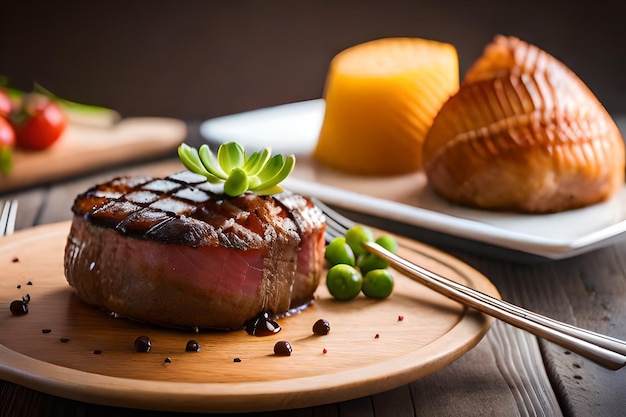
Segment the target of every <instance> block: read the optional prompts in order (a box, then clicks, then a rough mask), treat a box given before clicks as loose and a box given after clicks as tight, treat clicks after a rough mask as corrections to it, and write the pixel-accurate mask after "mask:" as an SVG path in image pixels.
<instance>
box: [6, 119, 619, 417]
mask: <svg viewBox="0 0 626 417" xmlns="http://www.w3.org/2000/svg"><path fill="white" fill-rule="evenodd" d="M190 132H191V133H190V134H191V135H192V136H193V135H194V130H190ZM180 168H181V166H180V165H179V162H178V160H177V158H176V157H175V155H172V156H171V157H166V158H164V159H159V160H156V161H149V162H143V163H141V164H135V165H125V166H117V167H114V168H111V169H107V170H101V171H99V172H97V173H91V174H88V175H84V176H81V177H77V178H72V179H69V180H64V181H59V182H55V183H53V184H48V185H44V186H38V187H31V188H28V189H23V190H19V191H16V192H12V193H10V194H4V195H0V199H2V200H4V199H10V198H17V199H18V200H19V203H20V209H19V213H18V218H17V229H18V230H20V229H25V228H28V227H31V226H34V225H39V224H46V223H53V222H57V221H62V220H69V219H70V218H71V213H70V206H71V203H72V201H73V199H74V197H75V196H76V195H77V194H78V193H80V192H82V191H84V190H85V189H87V188H88V187H89V186H91V185H93V184H95V183H97V182H101V181H103V180H106V179H110V178H112V177H113V176H116V175H119V174H136V173H147V174H150V175H166V174H168V173H171V172H173V171H175V170H179V169H180ZM355 216H356V215H355ZM356 217H357V220H361V221H367V222H370V223H373V224H374V225H376V226H378V227H384V228H387V229H389V230H391V231H393V232H396V233H401V234H403V235H406V236H409V237H412V238H414V239H416V240H420V241H422V242H425V243H428V244H431V245H433V246H436V247H439V248H441V249H443V250H445V251H447V252H449V253H451V254H452V255H454V256H456V257H458V258H459V259H461V260H462V261H464V262H466V263H467V264H469V265H470V266H472V267H474V268H475V269H477V270H478V271H480V272H481V273H483V274H484V275H485V276H487V277H489V279H490V280H491V281H492V282H493V283H494V284H495V285H496V286H497V288H498V289H499V291H500V293H501V294H502V296H503V298H505V299H507V300H509V301H512V302H514V303H516V304H520V305H523V306H525V307H527V308H530V309H533V310H535V311H537V312H540V313H543V314H545V315H549V316H551V317H554V318H556V319H559V320H562V321H565V322H569V323H572V324H574V325H577V326H581V327H585V328H588V329H591V330H594V331H598V332H601V333H605V334H608V335H611V336H614V337H618V338H621V339H626V302H625V301H626V256H624V255H625V254H626V242H625V243H617V244H614V245H612V246H609V247H606V248H603V249H600V250H596V251H593V252H590V253H587V254H583V255H579V256H576V257H573V258H570V259H565V260H559V261H546V260H539V259H523V261H519V258H518V257H515V256H509V255H514V254H511V253H508V252H505V251H502V250H500V249H498V248H490V247H488V246H485V245H476V244H474V243H473V242H459V241H457V240H456V239H453V238H451V237H448V236H441V235H439V234H437V233H433V232H429V231H427V230H423V229H420V228H416V227H409V226H406V225H400V224H395V223H389V222H386V221H381V220H376V219H369V218H364V217H360V218H359V216H356ZM459 243H463V245H460V244H459ZM0 244H1V241H0ZM468 248H469V249H468ZM477 248H478V249H479V250H474V249H477ZM0 331H1V329H0ZM625 392H626V370H620V371H609V370H606V369H604V368H601V367H600V366H598V365H596V364H594V363H593V362H590V361H589V360H586V359H584V358H581V357H579V356H577V355H575V354H571V353H570V352H567V351H565V350H564V349H563V348H561V347H559V346H556V345H553V344H551V343H549V342H545V341H543V340H539V339H537V338H536V337H534V336H531V335H529V334H527V333H525V332H523V331H521V330H518V329H515V328H513V327H511V326H508V325H506V324H503V323H501V322H496V324H495V325H494V327H492V329H491V330H490V331H489V333H488V334H487V336H486V337H485V338H483V340H482V341H481V342H480V343H479V344H478V345H477V346H476V347H475V348H474V349H472V350H471V351H469V352H468V353H467V354H465V355H464V356H462V357H461V358H460V359H458V360H457V361H455V362H454V363H452V364H451V365H450V366H448V367H446V368H444V369H442V370H441V371H439V372H436V373H434V374H431V375H429V376H427V377H425V378H422V379H419V380H416V381H414V382H411V383H409V384H407V385H405V386H402V387H399V388H397V389H394V390H391V391H388V392H383V393H380V394H376V395H372V396H365V397H361V398H356V399H353V400H349V401H345V402H341V403H334V404H327V405H321V406H316V407H312V408H306V409H298V410H285V411H282V412H277V413H274V412H273V413H261V415H280V416H431V415H432V416H518V415H519V416H560V415H564V416H581V417H582V416H584V417H588V416H621V415H624V413H626V411H625V410H626V396H625V395H624V393H625ZM22 415H23V416H43V415H54V416H56V415H63V416H100V415H102V416H165V415H173V414H169V413H155V412H151V411H141V410H132V409H123V408H114V407H109V406H101V405H94V404H87V403H81V402H77V401H73V400H67V399H64V398H58V397H53V396H50V395H46V394H42V393H39V392H35V391H33V390H30V389H28V388H25V387H21V386H18V385H14V384H12V383H9V382H6V381H0V416H22Z"/></svg>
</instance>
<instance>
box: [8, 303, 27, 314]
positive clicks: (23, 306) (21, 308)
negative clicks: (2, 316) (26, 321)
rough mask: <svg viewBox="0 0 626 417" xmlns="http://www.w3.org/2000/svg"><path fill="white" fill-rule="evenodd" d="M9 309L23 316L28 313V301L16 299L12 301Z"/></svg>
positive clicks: (12, 312)
mask: <svg viewBox="0 0 626 417" xmlns="http://www.w3.org/2000/svg"><path fill="white" fill-rule="evenodd" d="M9 309H10V310H11V314H13V315H14V316H23V315H24V314H26V313H28V303H27V302H25V301H24V300H14V301H11V305H10V306H9Z"/></svg>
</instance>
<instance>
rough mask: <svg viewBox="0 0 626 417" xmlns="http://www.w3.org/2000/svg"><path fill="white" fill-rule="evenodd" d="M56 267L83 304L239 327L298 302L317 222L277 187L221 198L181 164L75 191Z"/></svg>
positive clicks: (149, 318)
mask: <svg viewBox="0 0 626 417" xmlns="http://www.w3.org/2000/svg"><path fill="white" fill-rule="evenodd" d="M72 211H73V213H74V220H73V222H72V227H71V230H70V234H69V236H68V241H67V246H66V250H65V275H66V278H67V280H68V282H69V283H70V285H72V287H74V289H75V291H76V293H77V295H78V296H79V297H80V298H81V299H83V300H84V301H85V302H87V303H89V304H92V305H94V306H97V307H99V308H102V309H104V310H106V311H108V312H111V313H115V314H117V315H120V316H124V317H128V318H131V319H135V320H140V321H146V322H151V323H155V324H159V325H164V326H174V327H186V328H194V327H197V328H221V329H230V328H239V327H241V326H242V325H243V323H244V322H245V321H246V320H248V319H250V318H252V317H254V316H255V315H256V314H257V313H259V312H260V311H271V312H272V313H273V314H274V315H276V316H280V315H283V314H285V313H287V312H289V311H292V310H294V309H297V308H300V307H303V306H306V305H307V304H308V303H309V302H310V301H311V300H312V298H313V293H314V292H315V289H316V288H317V285H318V283H319V278H320V274H321V270H322V267H323V251H324V238H323V234H324V229H325V221H324V217H323V215H322V213H321V211H320V210H319V209H318V208H317V207H315V206H314V205H313V203H312V202H311V201H310V200H308V199H306V198H304V197H302V196H299V195H296V194H292V193H289V192H284V193H281V194H278V195H274V196H266V197H260V196H258V195H256V194H252V193H246V194H244V195H242V196H240V197H235V198H231V197H227V196H225V195H223V194H222V193H220V192H219V190H218V189H217V188H216V187H215V186H213V185H211V184H209V183H207V182H206V181H205V180H204V178H203V177H201V176H198V175H195V174H192V173H190V172H188V171H184V172H180V173H176V174H173V175H171V176H169V177H166V178H151V177H119V178H115V179H113V180H111V181H109V182H106V183H103V184H99V185H97V186H94V187H92V188H90V189H89V190H87V191H86V192H85V193H83V194H80V195H79V196H77V198H76V199H75V201H74V204H73V206H72Z"/></svg>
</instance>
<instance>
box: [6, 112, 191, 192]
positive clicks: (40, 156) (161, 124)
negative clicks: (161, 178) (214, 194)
mask: <svg viewBox="0 0 626 417" xmlns="http://www.w3.org/2000/svg"><path fill="white" fill-rule="evenodd" d="M186 134H187V127H186V125H185V123H184V122H183V121H181V120H176V119H167V118H150V117H146V118H143V117H140V118H129V119H122V120H121V121H120V122H119V123H117V124H115V125H113V126H111V127H93V126H81V125H72V124H70V125H69V126H68V127H67V129H66V131H65V132H64V133H63V136H61V138H60V139H59V141H58V142H56V143H55V144H54V145H53V146H51V147H50V148H48V149H46V150H43V151H36V152H30V151H24V150H20V149H16V150H15V151H14V154H13V170H12V171H11V173H10V174H9V175H6V176H2V177H0V193H3V192H9V191H14V190H17V189H19V188H23V187H29V186H34V185H38V184H48V183H50V182H52V181H56V180H60V179H64V178H67V177H71V176H74V175H78V174H84V173H92V172H95V171H98V170H99V169H102V168H104V167H107V166H113V165H120V164H124V163H128V162H131V161H142V160H147V159H150V158H155V157H159V156H164V155H166V154H169V153H173V154H175V149H176V147H177V146H178V145H179V144H180V143H181V142H182V141H183V140H184V139H185V137H186Z"/></svg>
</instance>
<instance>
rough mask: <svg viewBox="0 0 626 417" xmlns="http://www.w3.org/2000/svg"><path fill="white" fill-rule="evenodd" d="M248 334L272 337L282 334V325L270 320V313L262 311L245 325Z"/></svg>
mask: <svg viewBox="0 0 626 417" xmlns="http://www.w3.org/2000/svg"><path fill="white" fill-rule="evenodd" d="M244 327H245V329H246V333H248V334H249V335H252V336H270V335H273V334H276V333H278V332H280V325H279V324H278V323H276V322H275V321H274V320H272V319H271V318H270V312H269V311H261V312H260V313H259V314H257V315H256V316H255V317H253V318H252V319H250V320H248V321H246V322H245V323H244Z"/></svg>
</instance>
